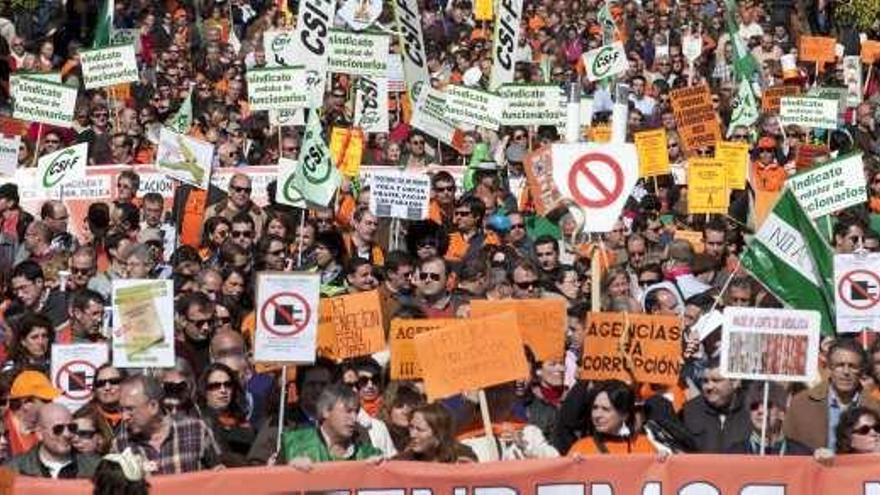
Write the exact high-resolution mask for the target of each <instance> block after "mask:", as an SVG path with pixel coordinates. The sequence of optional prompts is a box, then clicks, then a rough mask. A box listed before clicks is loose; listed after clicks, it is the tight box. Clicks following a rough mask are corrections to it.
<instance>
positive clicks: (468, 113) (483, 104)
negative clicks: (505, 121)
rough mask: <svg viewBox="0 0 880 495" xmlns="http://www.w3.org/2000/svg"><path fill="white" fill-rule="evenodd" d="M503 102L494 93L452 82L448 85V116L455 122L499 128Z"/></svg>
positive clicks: (493, 128)
mask: <svg viewBox="0 0 880 495" xmlns="http://www.w3.org/2000/svg"><path fill="white" fill-rule="evenodd" d="M502 106H503V102H502V100H501V98H499V97H498V96H497V95H494V94H492V93H487V92H485V91H482V90H479V89H476V88H469V87H467V86H458V85H455V84H450V85H449V86H447V87H446V118H447V119H449V120H451V121H453V122H460V123H462V124H471V125H475V126H479V127H485V128H486V129H492V130H498V128H499V126H500V124H499V121H498V117H499V115H500V114H501V108H502Z"/></svg>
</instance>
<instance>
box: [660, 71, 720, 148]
mask: <svg viewBox="0 0 880 495" xmlns="http://www.w3.org/2000/svg"><path fill="white" fill-rule="evenodd" d="M669 97H670V100H671V102H672V111H673V113H674V114H675V122H676V126H677V129H678V133H679V135H680V136H681V139H682V144H683V145H684V148H685V149H686V150H687V151H690V152H693V151H696V150H697V149H698V148H701V147H704V146H712V145H714V144H715V143H716V142H717V141H720V140H721V124H720V123H719V122H718V117H717V116H716V115H715V110H713V109H712V94H711V93H710V92H709V86H707V85H705V84H702V85H700V86H692V87H687V88H681V89H676V90H674V91H671V92H670V93H669Z"/></svg>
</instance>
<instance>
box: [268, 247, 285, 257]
mask: <svg viewBox="0 0 880 495" xmlns="http://www.w3.org/2000/svg"><path fill="white" fill-rule="evenodd" d="M284 253H285V250H284V249H283V248H282V249H276V250H275V251H267V252H266V254H268V255H271V256H284Z"/></svg>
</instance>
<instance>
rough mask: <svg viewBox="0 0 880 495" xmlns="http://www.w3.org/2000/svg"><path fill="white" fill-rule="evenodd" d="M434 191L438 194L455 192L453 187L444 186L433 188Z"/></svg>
mask: <svg viewBox="0 0 880 495" xmlns="http://www.w3.org/2000/svg"><path fill="white" fill-rule="evenodd" d="M434 190H435V191H437V192H438V193H442V192H455V186H446V187H439V186H438V187H435V188H434Z"/></svg>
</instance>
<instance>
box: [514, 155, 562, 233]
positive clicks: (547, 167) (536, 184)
mask: <svg viewBox="0 0 880 495" xmlns="http://www.w3.org/2000/svg"><path fill="white" fill-rule="evenodd" d="M523 169H524V170H525V173H526V184H527V185H528V187H529V193H530V194H531V198H532V202H533V203H534V206H535V211H536V212H537V213H538V215H542V216H545V215H547V213H549V212H551V211H553V210H555V209H556V208H559V207H560V206H562V205H563V204H564V200H565V198H564V197H563V196H562V193H560V192H559V188H557V187H556V183H555V182H553V152H552V151H551V150H550V147H549V146H543V147H541V148H538V149H537V150H536V151H533V152H531V153H529V154H528V155H526V158H525V161H524V163H523Z"/></svg>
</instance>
